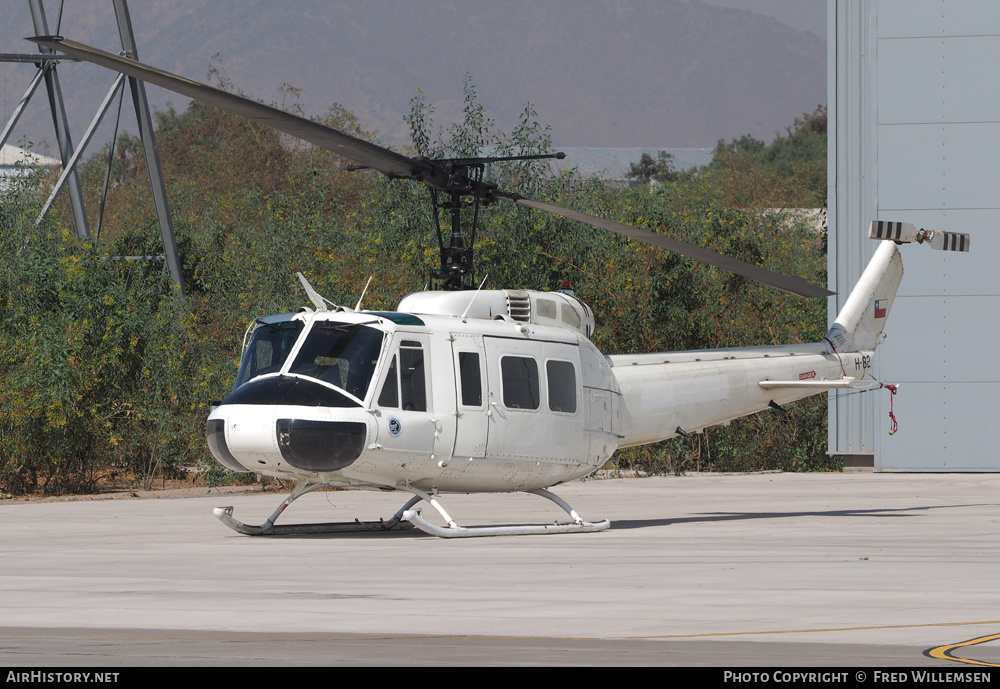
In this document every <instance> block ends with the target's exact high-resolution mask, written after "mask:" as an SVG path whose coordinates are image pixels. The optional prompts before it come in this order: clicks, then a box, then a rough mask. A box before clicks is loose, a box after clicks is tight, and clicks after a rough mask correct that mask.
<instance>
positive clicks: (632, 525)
mask: <svg viewBox="0 0 1000 689" xmlns="http://www.w3.org/2000/svg"><path fill="white" fill-rule="evenodd" d="M995 506H997V505H996V504H990V503H974V504H967V505H921V506H914V507H897V508H885V507H879V508H873V509H847V510H808V511H793V512H702V513H698V514H695V515H691V516H686V517H667V518H662V519H617V520H612V521H611V530H613V531H625V530H629V529H647V528H656V527H662V526H673V525H675V524H695V523H707V522H727V521H734V522H736V521H744V520H749V519H796V518H799V519H801V518H803V517H832V518H844V517H856V518H865V517H879V518H884V517H889V518H894V519H899V518H904V517H914V516H917V515H916V514H914V513H916V512H928V511H931V510H944V509H961V508H968V507H995ZM463 526H465V527H466V528H476V527H479V526H496V524H468V525H466V524H463ZM257 538H264V539H274V538H280V539H295V540H327V539H342V538H352V539H369V538H380V539H384V538H429V539H436V538H438V537H437V536H434V535H432V534H428V533H424V532H423V531H421V530H420V529H417V528H405V529H387V530H384V531H353V532H339V533H277V534H268V535H266V536H259V537H257ZM442 540H451V539H442Z"/></svg>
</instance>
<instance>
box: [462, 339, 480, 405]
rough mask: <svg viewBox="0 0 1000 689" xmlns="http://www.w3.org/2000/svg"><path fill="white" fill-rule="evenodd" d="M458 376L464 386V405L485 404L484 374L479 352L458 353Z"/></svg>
mask: <svg viewBox="0 0 1000 689" xmlns="http://www.w3.org/2000/svg"><path fill="white" fill-rule="evenodd" d="M458 376H459V379H460V383H461V386H462V405H463V406H466V407H481V406H483V374H482V371H481V370H480V368H479V354H478V353H477V352H459V353H458Z"/></svg>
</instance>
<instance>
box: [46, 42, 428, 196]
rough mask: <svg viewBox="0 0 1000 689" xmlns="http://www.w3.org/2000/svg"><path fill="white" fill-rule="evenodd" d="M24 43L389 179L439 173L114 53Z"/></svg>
mask: <svg viewBox="0 0 1000 689" xmlns="http://www.w3.org/2000/svg"><path fill="white" fill-rule="evenodd" d="M28 40H29V41H32V42H33V43H37V44H38V45H43V46H47V47H49V48H52V49H53V50H59V51H61V52H63V53H65V54H66V55H69V56H70V57H74V58H77V59H79V60H84V61H86V62H92V63H94V64H97V65H100V66H102V67H106V68H108V69H110V70H112V71H115V72H122V73H123V74H127V75H128V76H130V77H135V78H136V79H140V80H142V81H145V82H146V83H149V84H155V85H156V86H160V87H162V88H165V89H167V90H169V91H174V92H176V93H179V94H181V95H184V96H187V97H188V98H193V99H195V100H199V101H202V102H203V103H207V104H208V105H212V106H215V107H217V108H220V109H222V110H226V111H228V112H232V113H235V114H237V115H242V116H243V117H246V118H248V119H251V120H254V121H255V122H260V123H261V124H264V125H266V126H268V127H273V128H274V129H277V130H278V131H281V132H285V133H286V134H291V135H292V136H295V137H298V138H299V139H302V140H303V141H308V142H309V143H311V144H314V145H316V146H319V147H320V148H323V149H326V150H328V151H333V152H334V153H337V154H339V155H342V156H344V157H345V158H350V159H351V160H355V161H357V162H359V163H361V164H362V165H366V166H368V167H370V168H372V169H374V170H378V171H379V172H381V173H383V174H385V175H387V176H389V177H407V178H413V177H417V178H420V177H424V176H425V175H430V176H433V175H434V174H435V173H436V172H438V169H437V167H436V166H434V165H432V164H429V163H428V162H427V161H423V160H414V159H412V158H408V157H407V156H404V155H402V154H400V153H396V152H395V151H390V150H389V149H388V148H383V147H382V146H377V145H376V144H372V143H369V142H367V141H364V140H362V139H358V138H356V137H353V136H350V135H348V134H344V133H343V132H340V131H337V130H336V129H333V128H331V127H327V126H325V125H322V124H319V123H317V122H313V121H311V120H307V119H305V118H304V117H299V116H297V115H293V114H291V113H287V112H285V111H283V110H278V109H277V108H273V107H271V106H270V105H264V104H263V103H258V102H257V101H254V100H251V99H249V98H245V97H243V96H238V95H236V94H235V93H229V92H227V91H223V90H221V89H217V88H214V87H212V86H209V85H207V84H202V83H199V82H197V81H193V80H191V79H188V78H186V77H182V76H178V75H176V74H171V73H170V72H164V71H163V70H160V69H157V68H155V67H150V66H149V65H144V64H142V63H141V62H136V61H135V60H130V59H128V58H125V57H121V56H119V55H113V54H112V53H108V52H105V51H103V50H99V49H97V48H92V47H90V46H87V45H83V44H82V43H77V42H75V41H70V40H67V39H65V38H63V37H61V36H36V37H34V38H29V39H28Z"/></svg>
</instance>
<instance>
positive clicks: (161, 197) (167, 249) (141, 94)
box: [114, 0, 184, 292]
mask: <svg viewBox="0 0 1000 689" xmlns="http://www.w3.org/2000/svg"><path fill="white" fill-rule="evenodd" d="M114 6H115V17H116V18H117V19H118V33H119V34H120V36H121V39H122V48H124V50H125V52H126V55H128V56H129V57H131V58H132V59H133V60H138V59H139V54H138V51H137V50H136V47H135V36H134V35H133V33H132V19H131V17H130V15H129V11H128V3H127V2H126V0H114ZM128 82H129V86H130V87H131V89H132V103H133V104H134V105H135V117H136V120H137V121H138V124H139V138H140V139H141V140H142V150H143V152H144V153H145V155H146V169H147V170H148V172H149V187H150V190H151V191H152V193H153V205H154V206H155V207H156V217H157V220H158V221H159V224H160V237H161V239H162V240H163V253H164V255H165V256H166V263H167V270H168V271H169V272H170V277H171V278H173V280H174V282H175V283H177V286H178V288H179V289H180V290H181V292H183V291H184V275H183V273H182V271H181V260H180V255H179V254H178V252H177V242H176V240H175V239H174V225H173V220H172V219H171V217H170V204H169V202H168V201H167V189H166V186H165V184H164V182H163V169H162V168H161V167H160V154H159V152H158V151H157V149H156V138H155V136H154V134H153V118H152V116H151V115H150V111H149V102H148V101H147V99H146V85H145V83H144V82H142V81H139V80H138V79H135V78H133V77H129V78H128Z"/></svg>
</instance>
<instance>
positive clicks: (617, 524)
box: [611, 503, 995, 530]
mask: <svg viewBox="0 0 1000 689" xmlns="http://www.w3.org/2000/svg"><path fill="white" fill-rule="evenodd" d="M985 506H995V505H987V504H986V503H978V504H970V505H921V506H914V507H897V508H886V507H878V508H873V509H865V510H861V509H849V510H807V511H794V512H701V513H698V514H696V515H693V516H687V517H670V518H666V519H619V520H612V522H611V528H612V529H618V530H625V529H644V528H650V527H657V526H672V525H674V524H692V523H704V522H727V521H744V520H747V519H785V518H793V519H794V518H802V517H834V518H840V517H862V518H863V517H891V518H901V517H913V516H916V515H915V514H913V513H914V512H927V511H930V510H942V509H958V508H964V507H985Z"/></svg>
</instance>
